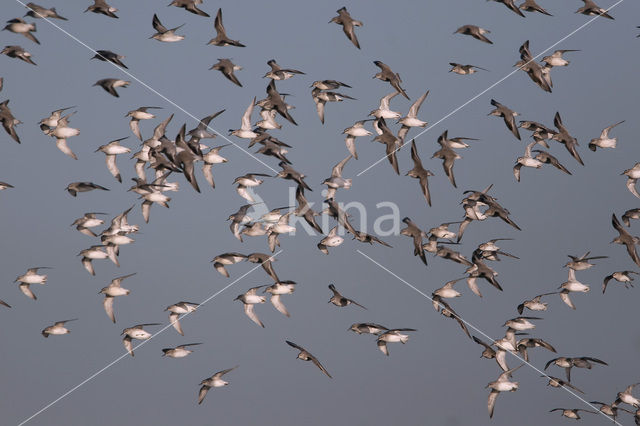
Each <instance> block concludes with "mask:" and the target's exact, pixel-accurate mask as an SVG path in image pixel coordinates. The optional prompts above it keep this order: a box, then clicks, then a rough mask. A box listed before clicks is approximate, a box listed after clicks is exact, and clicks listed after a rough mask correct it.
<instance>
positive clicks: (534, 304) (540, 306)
mask: <svg viewBox="0 0 640 426" xmlns="http://www.w3.org/2000/svg"><path fill="white" fill-rule="evenodd" d="M552 294H558V292H556V291H553V292H550V293H542V294H539V295H537V296H536V297H534V298H533V299H531V300H525V301H524V302H522V303H521V304H519V305H518V307H517V309H518V313H519V314H521V315H522V312H523V311H524V308H527V309H529V310H531V311H546V310H547V303H544V302H541V301H540V299H541V298H542V297H543V296H549V295H552Z"/></svg>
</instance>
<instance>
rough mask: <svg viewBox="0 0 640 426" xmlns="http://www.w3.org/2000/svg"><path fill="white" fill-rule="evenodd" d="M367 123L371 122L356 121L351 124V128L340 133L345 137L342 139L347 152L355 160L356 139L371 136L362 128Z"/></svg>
mask: <svg viewBox="0 0 640 426" xmlns="http://www.w3.org/2000/svg"><path fill="white" fill-rule="evenodd" d="M367 121H371V119H367V120H359V121H356V122H355V123H354V124H353V126H351V127H347V128H346V129H344V130H343V131H342V133H343V134H346V135H347V136H346V137H345V139H344V142H345V144H346V145H347V149H348V150H349V153H351V155H353V158H355V159H356V160H357V159H358V153H357V152H356V145H355V141H356V138H357V137H361V136H371V135H372V133H371V132H370V131H368V130H367V129H365V128H364V123H366V122H367Z"/></svg>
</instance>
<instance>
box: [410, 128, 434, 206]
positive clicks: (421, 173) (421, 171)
mask: <svg viewBox="0 0 640 426" xmlns="http://www.w3.org/2000/svg"><path fill="white" fill-rule="evenodd" d="M411 160H413V169H411V170H409V171H408V172H407V176H411V177H412V178H415V179H419V181H420V189H421V190H422V195H424V198H425V199H426V200H427V204H429V206H431V194H430V193H429V180H428V179H429V176H434V174H433V173H432V172H431V171H430V170H427V169H425V168H424V167H423V166H422V160H421V159H420V156H419V155H418V149H417V148H416V141H415V139H414V140H412V141H411Z"/></svg>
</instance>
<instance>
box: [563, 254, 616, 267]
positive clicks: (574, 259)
mask: <svg viewBox="0 0 640 426" xmlns="http://www.w3.org/2000/svg"><path fill="white" fill-rule="evenodd" d="M590 254H591V252H590V251H588V252H586V253H585V254H583V255H582V256H580V257H578V256H571V255H570V254H569V255H567V256H568V257H569V258H570V259H571V260H570V261H569V262H567V263H565V265H564V267H565V268H571V269H573V270H574V271H584V270H585V269H589V268H592V267H593V266H595V265H594V264H593V263H589V261H590V260H595V259H607V258H608V256H589V255H590Z"/></svg>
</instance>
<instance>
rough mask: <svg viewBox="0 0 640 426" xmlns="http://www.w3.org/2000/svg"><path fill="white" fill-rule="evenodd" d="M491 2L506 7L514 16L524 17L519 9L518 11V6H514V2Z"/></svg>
mask: <svg viewBox="0 0 640 426" xmlns="http://www.w3.org/2000/svg"><path fill="white" fill-rule="evenodd" d="M493 1H495V2H496V3H502V4H504V5H505V6H507V7H508V8H509V9H510V10H511V11H512V12H513V13H515V14H516V15H520V16H522V17H523V18H524V17H525V16H524V14H523V13H522V12H521V11H520V9H518V6H516V5H515V1H514V0H493Z"/></svg>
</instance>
